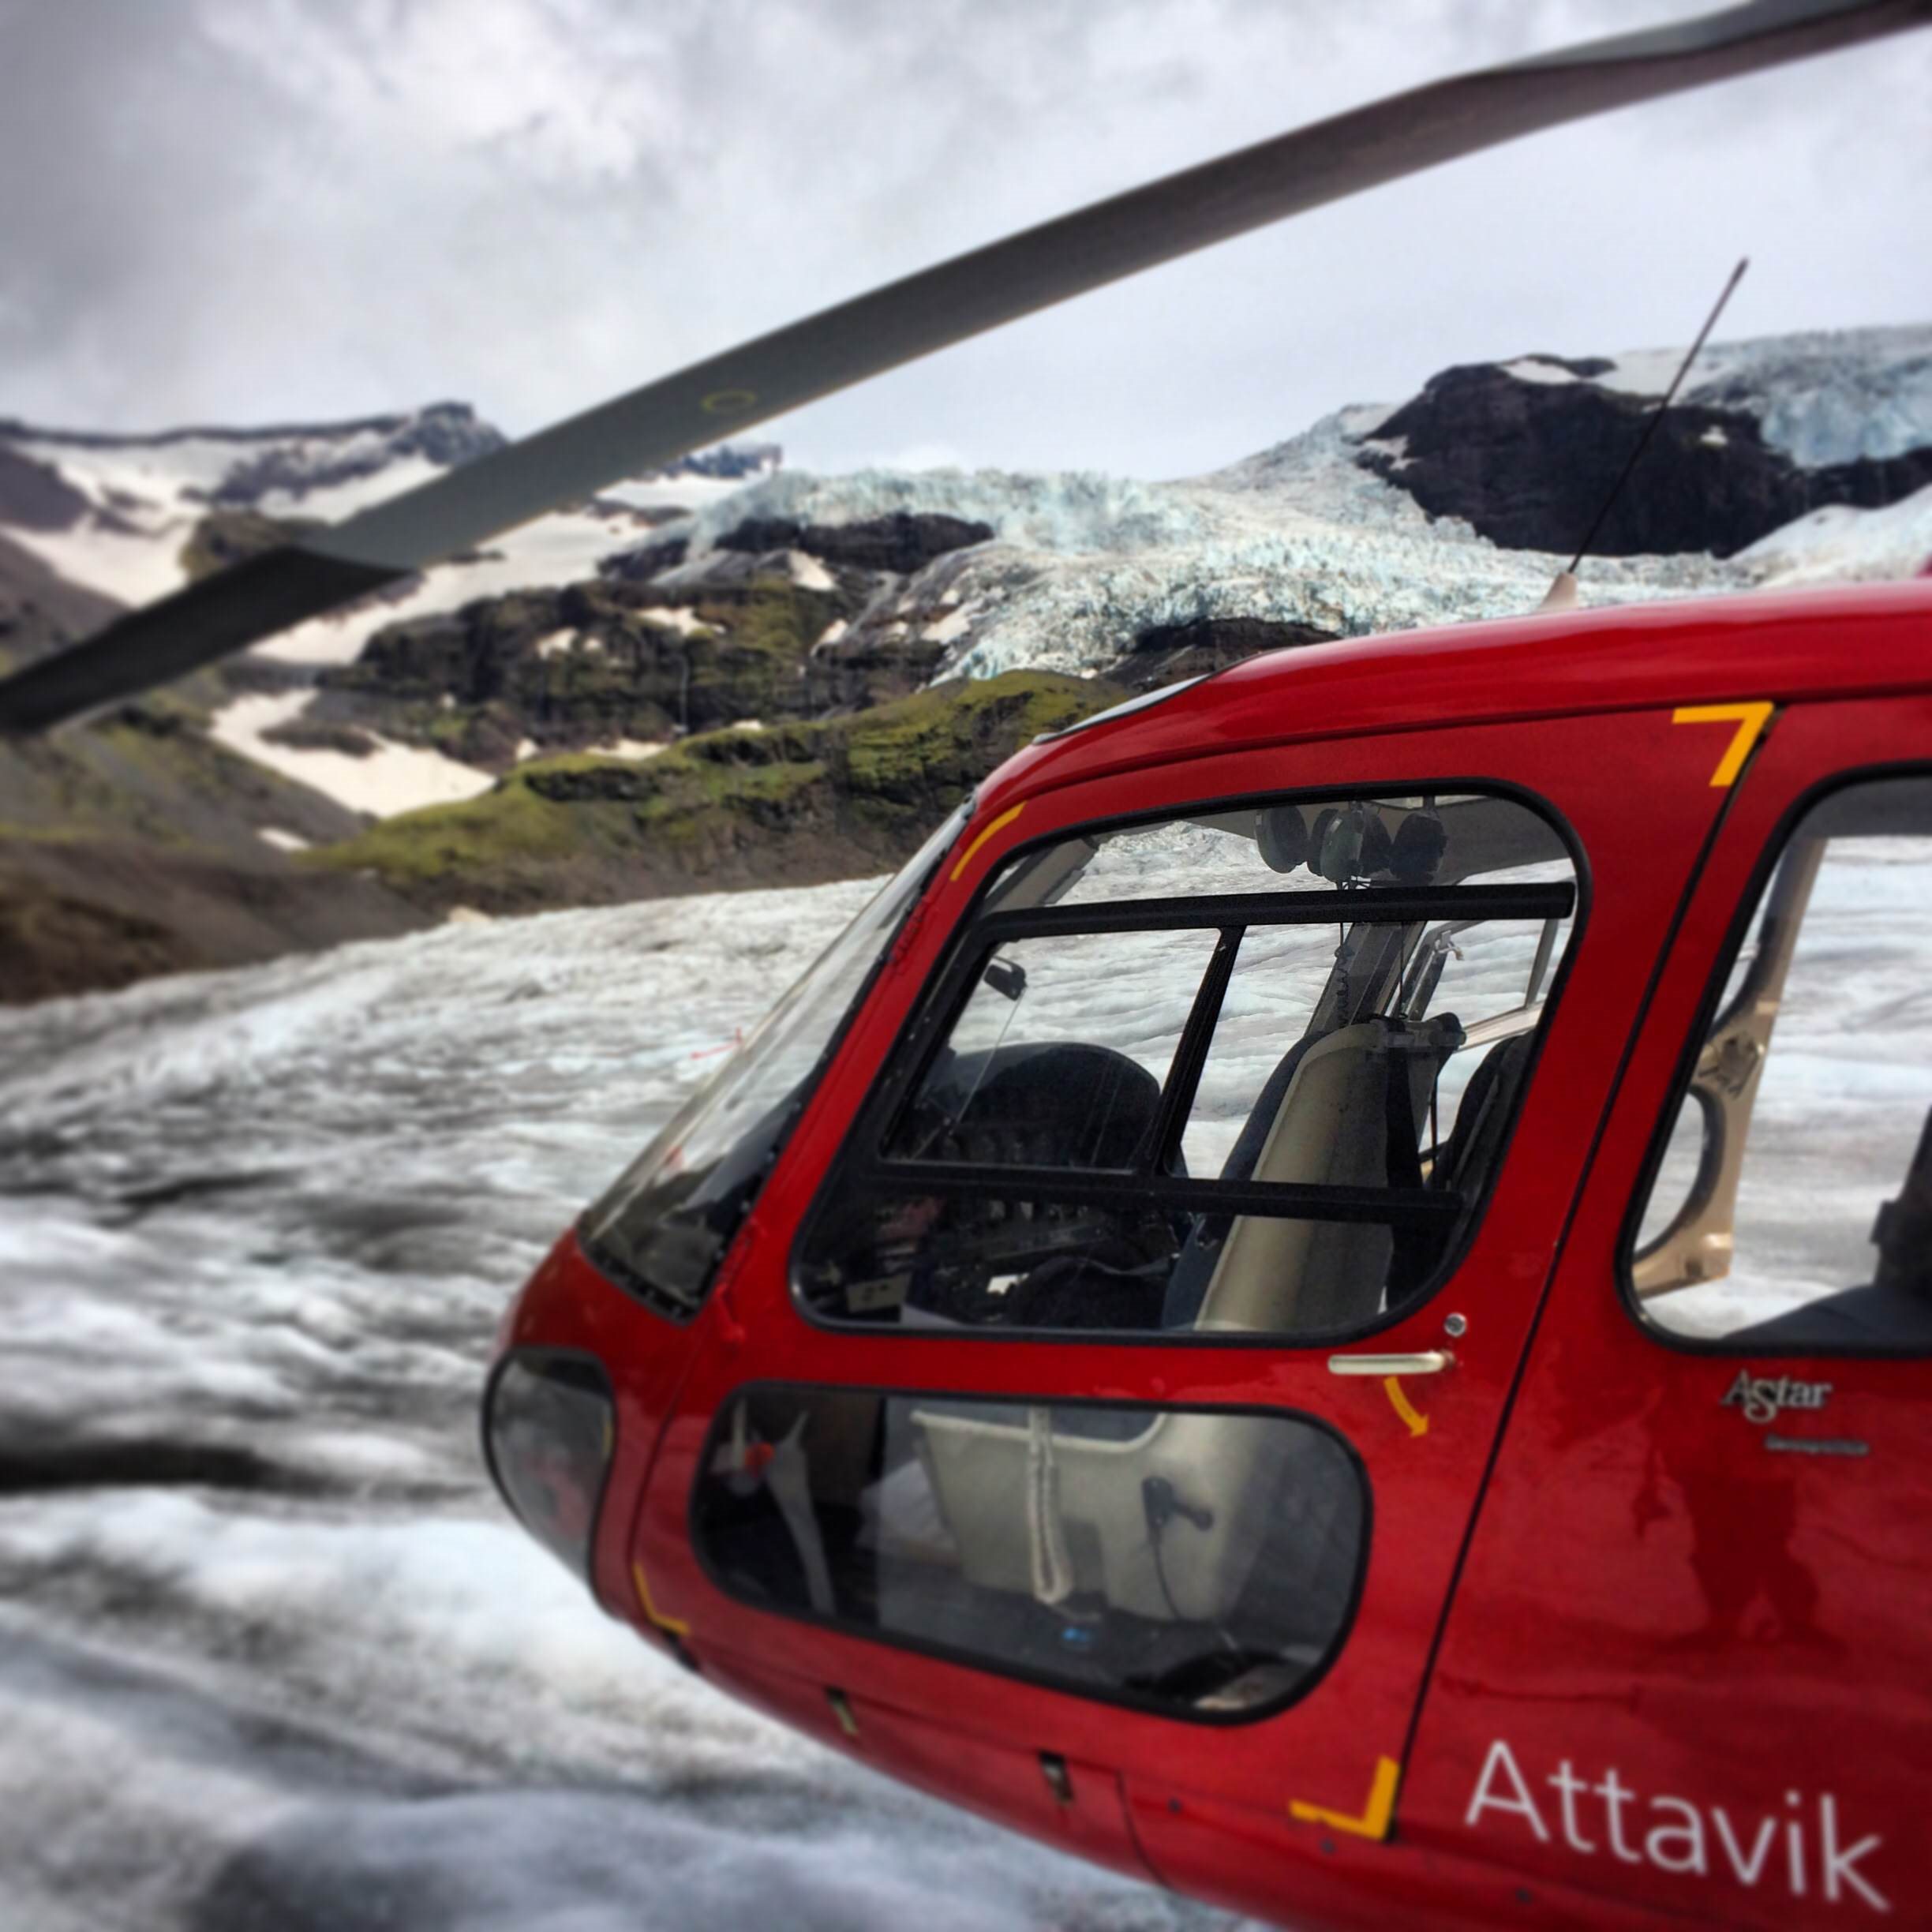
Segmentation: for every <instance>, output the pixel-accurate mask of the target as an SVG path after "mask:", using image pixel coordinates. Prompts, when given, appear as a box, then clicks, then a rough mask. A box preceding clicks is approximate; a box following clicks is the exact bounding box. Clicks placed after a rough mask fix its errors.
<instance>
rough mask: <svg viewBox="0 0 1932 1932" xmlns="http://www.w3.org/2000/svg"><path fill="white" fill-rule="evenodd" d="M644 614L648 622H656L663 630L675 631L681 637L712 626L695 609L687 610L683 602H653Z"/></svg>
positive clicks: (706, 629) (707, 629)
mask: <svg viewBox="0 0 1932 1932" xmlns="http://www.w3.org/2000/svg"><path fill="white" fill-rule="evenodd" d="M642 616H643V618H644V620H645V622H646V623H653V624H656V625H657V627H659V628H660V629H661V630H665V631H676V632H677V634H678V635H679V636H680V637H690V636H691V635H693V634H694V633H695V632H696V631H709V630H710V628H711V627H710V625H709V624H708V623H706V622H705V620H703V619H702V617H700V616H698V613H697V612H695V610H687V609H686V608H684V606H683V605H682V604H653V605H652V606H651V607H650V609H648V610H646V611H645V612H642Z"/></svg>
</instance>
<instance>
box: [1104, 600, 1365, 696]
mask: <svg viewBox="0 0 1932 1932" xmlns="http://www.w3.org/2000/svg"><path fill="white" fill-rule="evenodd" d="M1336 635H1337V633H1335V631H1324V630H1321V629H1320V628H1318V627H1316V625H1314V624H1303V623H1279V622H1277V621H1276V620H1274V619H1272V618H1268V617H1200V618H1196V619H1195V620H1193V622H1192V623H1174V624H1152V625H1150V626H1149V627H1148V628H1147V629H1146V630H1144V631H1142V632H1141V633H1140V635H1138V636H1137V637H1136V638H1135V639H1134V641H1133V646H1132V647H1131V648H1130V649H1129V651H1128V653H1127V654H1126V655H1125V657H1122V658H1121V660H1120V661H1119V662H1118V663H1117V664H1116V665H1114V667H1113V668H1112V669H1111V670H1110V672H1109V673H1108V675H1109V676H1110V677H1111V678H1112V679H1113V680H1114V682H1115V683H1119V684H1125V685H1126V686H1127V687H1129V689H1130V690H1135V691H1151V690H1152V689H1153V688H1154V687H1155V686H1157V685H1161V684H1168V683H1174V682H1175V681H1176V680H1178V679H1181V678H1191V677H1203V676H1210V675H1211V674H1212V673H1213V672H1216V671H1225V670H1226V668H1228V666H1229V665H1237V664H1239V663H1241V661H1243V660H1244V659H1245V658H1249V657H1260V654H1261V653H1263V652H1264V651H1271V650H1294V649H1295V648H1296V647H1297V646H1301V645H1303V644H1329V643H1332V642H1334V641H1335V637H1336Z"/></svg>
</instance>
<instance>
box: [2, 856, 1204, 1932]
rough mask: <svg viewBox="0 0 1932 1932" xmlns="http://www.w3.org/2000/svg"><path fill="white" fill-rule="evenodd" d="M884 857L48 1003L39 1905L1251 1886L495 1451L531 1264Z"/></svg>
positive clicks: (530, 1924) (6, 1689) (832, 1925)
mask: <svg viewBox="0 0 1932 1932" xmlns="http://www.w3.org/2000/svg"><path fill="white" fill-rule="evenodd" d="M873 890H874V885H873V884H868V883H858V884H852V885H841V886H826V887H822V888H818V889H812V890H809V891H806V890H800V891H780V892H771V893H742V894H734V895H728V896H727V895H718V896H712V897H698V898H691V899H687V900H677V901H660V902H657V903H655V904H647V905H638V906H631V907H624V908H616V909H612V910H602V911H596V912H574V913H562V914H556V915H549V916H547V917H544V918H540V919H528V920H522V921H518V922H506V923H501V924H499V925H495V926H462V927H446V928H444V929H442V930H439V931H436V932H433V933H429V934H418V935H416V936H414V937H412V938H407V939H405V940H402V941H398V942H388V943H384V944H379V945H361V946H352V947H347V948H344V949H341V950H339V951H338V952H336V953H331V954H329V955H327V956H325V957H313V958H306V959H294V960H283V961H279V962H278V963H275V964H271V965H268V966H265V967H260V968H249V969H247V970H245V971H242V972H232V973H227V974H219V975H194V976H189V977H183V978H178V979H167V980H159V981H155V982H151V983H148V984H147V985H144V986H142V987H137V988H134V989H133V990H129V991H128V992H125V993H122V994H114V995H109V996H99V997H93V998H81V999H75V1000H69V1001H62V1002H52V1003H50V1004H48V1005H43V1006H40V1007H36V1008H32V1009H26V1010H24V1011H18V1012H12V1013H6V1014H4V1015H0V1471H3V1472H4V1473H6V1475H7V1476H8V1477H9V1483H8V1485H7V1486H6V1493H4V1494H0V1924H3V1925H5V1926H8V1927H9V1928H11V1927H13V1926H21V1927H32V1929H33V1932H82V1929H83V1928H85V1932H99V1929H100V1928H104V1927H105V1928H121V1927H125V1928H128V1932H136V1929H138V1932H152V1929H154V1928H167V1927H181V1928H183V1932H189V1929H190V1928H191V1929H192V1932H241V1929H242V1928H249V1932H254V1929H256V1928H259V1927H261V1926H275V1927H277V1928H289V1929H290V1932H320V1929H321V1928H324V1927H327V1928H328V1932H365V1929H366V1932H375V1929H376V1928H378V1927H380V1928H383V1929H384V1932H391V1929H392V1928H395V1927H397V1926H408V1927H410V1932H456V1929H458V1928H462V1929H464V1932H470V1929H487V1932H533V1929H534V1932H564V1928H568V1932H605V1929H606V1928H609V1929H611V1932H616V1928H619V1927H622V1928H623V1929H624V1932H657V1929H663V1932H682V1929H683V1928H687V1927H689V1928H694V1929H695V1928H698V1927H704V1928H710V1927H713V1926H721V1925H733V1924H743V1923H755V1922H756V1920H757V1919H758V1917H759V1916H760V1915H769V1913H770V1911H772V1909H773V1907H774V1905H780V1906H781V1907H782V1909H783V1911H784V1919H785V1923H786V1924H787V1925H788V1926H792V1927H799V1928H803V1929H804V1932H847V1928H854V1927H856V1928H859V1929H860V1932H897V1928H900V1927H907V1926H918V1927H919V1929H920V1932H1004V1929H1005V1928H1007V1927H1011V1926H1039V1927H1048V1926H1050V1927H1054V1928H1059V1929H1062V1932H1103V1929H1104V1932H1180V1929H1182V1928H1190V1929H1191V1928H1204V1927H1207V1926H1219V1925H1222V1924H1223V1923H1225V1921H1224V1920H1222V1919H1221V1918H1220V1917H1219V1916H1218V1915H1215V1914H1213V1913H1211V1912H1207V1911H1204V1910H1200V1909H1198V1908H1193V1907H1192V1906H1189V1905H1186V1904H1181V1903H1180V1902H1178V1901H1175V1900H1170V1899H1169V1898H1167V1897H1166V1896H1164V1895H1163V1894H1161V1893H1157V1892H1155V1891H1153V1890H1151V1889H1148V1888H1144V1887H1139V1886H1136V1885H1132V1884H1131V1883H1129V1882H1128V1881H1125V1880H1123V1879H1118V1878H1114V1877H1112V1876H1110V1875H1109V1874H1105V1873H1102V1872H1099V1871H1097V1870H1094V1869H1092V1868H1090V1867H1088V1866H1084V1865H1080V1864H1077V1863H1073V1862H1070V1861H1069V1860H1067V1859H1063V1858H1061V1857H1060V1856H1059V1855H1057V1854H1055V1853H1053V1852H1049V1851H1047V1850H1046V1849H1044V1848H1039V1847H1035V1846H1034V1845H1032V1844H1030V1843H1028V1842H1027V1841H1024V1840H1018V1839H1015V1838H1013V1837H1009V1836H1007V1835H1006V1834H1005V1833H1002V1832H999V1831H998V1830H996V1829H994V1828H993V1827H992V1826H990V1825H985V1824H983V1823H980V1822H977V1821H975V1820H974V1819H972V1818H968V1817H967V1816H966V1815H964V1814H961V1813H958V1812H955V1811H953V1810H950V1809H949V1808H948V1807H945V1806H942V1805H940V1804H938V1803H934V1802H932V1801H930V1800H929V1799H925V1798H923V1797H921V1796H919V1795H915V1794H913V1793H912V1792H907V1791H904V1790H902V1789H900V1788H899V1787H897V1786H896V1785H893V1784H889V1783H887V1782H886V1781H884V1780H881V1779H878V1778H877V1777H874V1776H873V1775H872V1774H871V1773H868V1772H867V1771H865V1770H864V1769H862V1768H860V1767H859V1766H857V1765H853V1764H852V1763H850V1762H848V1761H846V1760H845V1759H844V1758H838V1757H835V1756H833V1755H832V1754H829V1753H828V1752H826V1751H824V1750H821V1749H820V1748H819V1747H817V1746H815V1745H814V1744H811V1743H807V1741H805V1740H803V1739H799V1738H798V1737H796V1736H795V1735H792V1733H790V1732H787V1731H785V1730H783V1729H781V1728H779V1727H777V1726H776V1725H773V1724H769V1723H768V1722H766V1720H763V1719H762V1718H760V1717H757V1716H754V1714H752V1713H750V1712H748V1711H747V1710H745V1709H742V1708H741V1707H739V1706H738V1705H735V1704H732V1702H729V1701H728V1700H727V1699H725V1698H723V1697H721V1696H720V1695H719V1694H717V1693H716V1692H714V1691H713V1690H710V1688H709V1687H706V1685H705V1684H704V1683H702V1681H700V1680H698V1679H695V1678H692V1677H691V1676H687V1675H686V1674H685V1673H683V1672H681V1671H679V1670H677V1669H676V1668H675V1667H673V1666H672V1665H671V1664H668V1663H667V1662H665V1661H664V1660H662V1659H661V1658H660V1657H658V1656H657V1654H656V1653H654V1652H653V1651H651V1650H650V1649H648V1648H646V1646H644V1645H643V1644H642V1642H639V1641H638V1640H637V1639H636V1638H635V1637H634V1636H632V1635H631V1633H630V1632H629V1631H627V1630H626V1629H625V1628H623V1627H620V1626H619V1625H617V1624H615V1623H612V1622H609V1621H608V1620H607V1619H605V1617H603V1616H601V1614H600V1613H599V1612H597V1610H596V1609H595V1608H593V1606H592V1604H590V1601H588V1599H587V1598H586V1596H585V1594H584V1593H583V1592H582V1589H581V1587H580V1586H578V1584H577V1583H576V1582H575V1581H574V1580H573V1579H572V1578H570V1577H569V1576H568V1575H567V1574H566V1573H565V1572H564V1570H563V1569H562V1568H561V1567H560V1566H559V1565H558V1564H557V1563H555V1562H554V1561H553V1560H552V1559H551V1558H550V1557H549V1556H547V1555H546V1554H545V1552H543V1551H541V1549H539V1548H537V1545H536V1544H534V1543H533V1542H531V1541H530V1540H529V1539H528V1538H527V1537H526V1536H524V1535H523V1533H522V1532H521V1531H520V1530H519V1529H517V1528H515V1526H514V1525H513V1524H512V1523H511V1522H510V1520H509V1519H508V1518H507V1515H505V1514H504V1511H503V1510H502V1508H501V1507H500V1505H499V1504H498V1503H497V1502H496V1499H495V1497H494V1496H493V1494H492V1492H490V1491H489V1488H488V1485H487V1482H486V1480H485V1477H484V1475H483V1473H482V1470H481V1466H480V1463H479V1458H478V1453H477V1443H476V1401H477V1393H478V1389H479V1385H480V1382H481V1369H482V1365H483V1362H484V1360H485V1354H486V1353H487V1350H488V1346H489V1339H490V1336H491V1334H492V1331H493V1329H494V1327H495V1325H496V1321H497V1320H498V1318H499V1317H500V1315H501V1313H502V1312H503V1310H504V1306H505V1305H506V1303H507V1300H508V1298H509V1296H510V1294H511V1292H512V1291H513V1290H514V1289H515V1286H516V1285H517V1284H518V1283H519V1282H520V1281H521V1280H522V1278H523V1276H524V1275H526V1273H527V1271H529V1270H530V1267H533V1266H534V1264H535V1263H536V1261H537V1259H538V1258H539V1257H540V1256H541V1253H542V1252H543V1251H544V1249H545V1247H546V1246H547V1245H549V1242H550V1241H552V1239H553V1238H554V1237H555V1236H556V1234H557V1233H558V1232H559V1231H560V1230H561V1229H562V1228H563V1227H564V1226H565V1225H566V1224H567V1222H568V1221H569V1220H570V1219H571V1217H572V1215H575V1213H576V1211H578V1208H579V1207H581V1206H582V1204H583V1203H584V1202H585V1201H586V1200H588V1199H589V1198H590V1196H592V1195H593V1194H594V1193H596V1192H597V1190H598V1189H601V1187H603V1186H604V1185H605V1184H606V1183H607V1182H608V1181H609V1180H610V1179H611V1178H612V1176H613V1175H614V1174H615V1173H616V1171H617V1170H618V1169H620V1167H621V1166H623V1164H624V1163H625V1162H626V1161H627V1160H628V1159H630V1158H631V1156H632V1155H635V1153H636V1152H637V1151H638V1149H639V1148H641V1147H642V1145H643V1144H644V1142H645V1141H646V1140H647V1139H648V1138H649V1136H650V1134H651V1133H652V1132H653V1130H654V1129H655V1128H656V1127H657V1125H658V1124H660V1122H661V1121H662V1120H663V1119H664V1118H666V1117H667V1115H668V1113H669V1111H670V1110H671V1109H672V1106H674V1105H675V1104H676V1101H677V1100H678V1099H680V1097H681V1096H682V1095H683V1093H684V1092H686V1091H688V1090H689V1088H691V1086H692V1085H694V1084H695V1083H696V1082H697V1081H698V1080H700V1079H702V1077H703V1076H704V1075H705V1074H706V1072H707V1071H709V1070H710V1069H711V1068H712V1067H713V1066H714V1065H716V1064H717V1057H718V1056H719V1054H721V1051H722V1050H725V1048H726V1047H728V1043H730V1042H731V1041H732V1039H734V1037H735V1036H736V1033H737V1032H738V1031H739V1028H749V1027H750V1026H751V1024H753V1023H754V1021H755V1020H757V1019H758V1017H759V1016H760V1014H761V1013H762V1009H764V1008H765V1006H766V1005H768V1004H769V1002H770V1000H771V999H772V998H773V997H774V996H775V995H776V994H777V991H778V990H779V989H780V988H781V987H782V986H783V985H784V983H786V982H787V981H788V980H789V979H791V978H792V976H793V975H794V974H795V973H796V971H797V970H798V968H799V967H800V966H801V965H802V964H804V963H805V961H807V960H809V959H810V958H811V956H812V955H813V954H814V953H816V952H817V951H818V950H819V949H821V948H822V947H823V946H824V945H826V943H828V942H829V940H830V939H831V938H832V937H833V934H835V933H836V932H837V930H838V929H839V928H840V927H841V926H842V925H843V924H844V923H845V922H846V921H847V920H848V919H850V918H851V916H852V915H853V914H854V913H855V912H856V911H857V910H858V908H859V906H860V905H861V904H863V901H864V900H865V899H866V898H867V897H868V895H869V894H870V893H871V892H872V891H873ZM130 1443H131V1444H134V1445H138V1446H141V1447H140V1453H139V1455H137V1456H136V1457H135V1458H133V1462H134V1464H135V1467H134V1468H133V1469H130V1468H128V1467H125V1466H119V1465H118V1464H116V1463H115V1462H114V1460H113V1458H112V1457H111V1455H110V1454H109V1453H108V1452H109V1451H111V1450H112V1448H113V1447H114V1445H116V1444H130ZM158 1445H174V1446H175V1447H177V1448H189V1449H198V1450H200V1451H204V1452H215V1453H217V1454H225V1455H227V1456H228V1457H229V1458H230V1460H229V1461H228V1462H226V1463H225V1464H221V1463H217V1464H214V1465H212V1466H208V1467H204V1469H202V1470H200V1471H199V1472H198V1475H199V1478H200V1479H198V1480H193V1481H181V1480H176V1481H155V1480H152V1472H154V1471H155V1470H157V1469H159V1467H160V1463H159V1453H160V1451H159V1449H158V1448H157V1447H156V1446H158ZM50 1455H54V1456H57V1457H65V1458H66V1462H65V1464H64V1467H65V1469H66V1472H67V1473H68V1474H69V1476H70V1477H73V1479H74V1480H73V1486H70V1487H65V1488H62V1487H50V1486H48V1485H47V1477H46V1474H45V1473H44V1464H45V1461H46V1458H48V1457H49V1456H50ZM249 1455H252V1456H253V1458H256V1460H255V1461H254V1462H249V1461H247V1460H245V1459H244V1458H245V1457H247V1456H249ZM34 1458H40V1459H41V1462H42V1464H43V1473H41V1474H40V1475H39V1476H37V1477H36V1475H35V1474H34V1473H33V1471H34V1466H35V1465H34ZM142 1469H145V1470H148V1472H149V1473H150V1479H149V1480H140V1476H139V1471H140V1470H142ZM179 1473H183V1474H187V1475H196V1474H197V1472H196V1471H193V1470H189V1471H186V1472H179Z"/></svg>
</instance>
